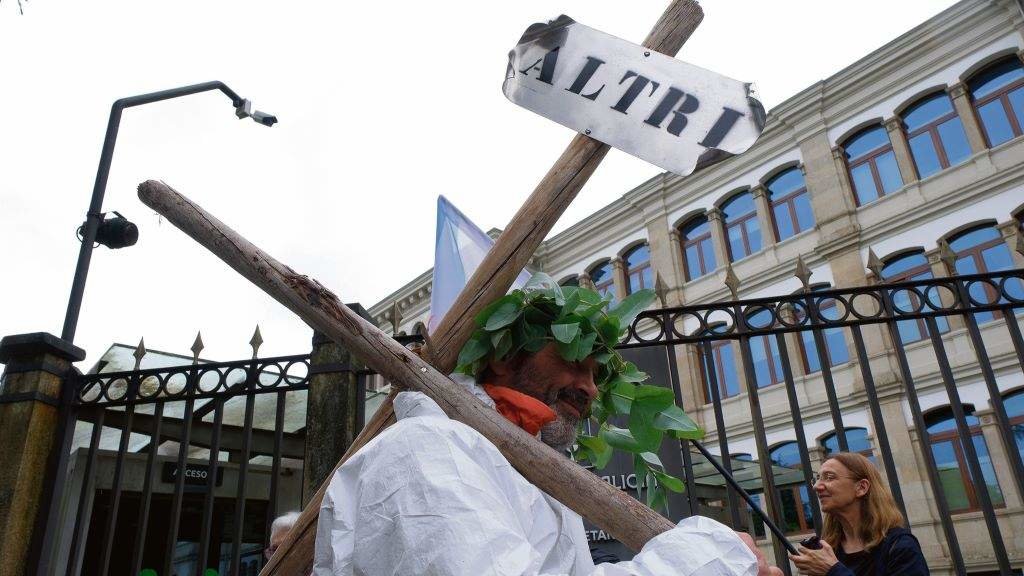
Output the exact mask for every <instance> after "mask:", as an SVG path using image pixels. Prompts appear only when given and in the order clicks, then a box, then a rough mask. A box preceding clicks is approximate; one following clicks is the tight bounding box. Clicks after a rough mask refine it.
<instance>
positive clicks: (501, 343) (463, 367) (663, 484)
mask: <svg viewBox="0 0 1024 576" xmlns="http://www.w3.org/2000/svg"><path fill="white" fill-rule="evenodd" d="M654 300H655V294H654V291H652V290H640V291H637V292H634V293H633V294H630V295H629V296H627V297H626V298H623V299H622V300H621V301H620V302H618V303H616V304H614V305H613V303H612V298H611V296H610V295H605V296H602V295H601V294H598V293H597V292H595V291H593V290H589V289H586V288H580V287H576V286H559V285H558V283H557V282H555V281H554V280H553V279H552V278H551V277H550V276H548V275H546V274H544V273H537V274H535V275H534V276H533V277H532V278H531V279H530V281H529V282H528V283H527V284H526V286H525V287H524V288H522V289H517V290H513V291H512V292H510V293H509V294H508V295H506V296H504V297H502V298H500V299H498V300H496V301H495V302H493V303H492V304H490V305H489V306H488V307H487V308H485V309H484V310H482V311H481V312H480V313H479V314H478V315H477V316H476V318H475V321H476V326H477V329H476V331H475V332H474V333H473V336H472V337H471V338H470V339H469V341H468V342H466V345H465V346H464V347H463V348H462V351H461V352H460V353H459V359H458V366H457V367H456V371H457V372H461V373H463V374H468V375H470V376H473V377H477V376H478V375H479V374H480V373H481V372H482V371H483V370H484V368H485V367H486V366H487V364H488V363H489V362H490V361H491V360H504V359H506V358H512V357H514V356H516V355H517V354H520V353H527V354H532V353H536V352H539V351H540V350H541V349H543V348H544V347H545V346H547V345H548V344H550V343H555V344H556V345H557V348H558V352H559V354H560V355H561V356H562V358H563V359H565V360H566V361H567V362H579V361H582V360H584V359H586V358H588V357H593V358H594V360H595V361H596V363H597V373H596V374H595V376H594V383H595V384H596V385H597V388H598V395H597V398H595V399H594V402H593V403H592V404H591V408H590V413H589V414H587V415H585V417H584V419H583V421H582V422H581V423H580V427H581V433H580V435H579V437H578V440H577V445H576V446H575V447H574V449H573V458H575V459H576V460H577V461H587V462H590V463H591V464H593V465H594V467H595V468H597V469H599V470H600V469H603V468H604V467H605V466H607V464H608V462H609V461H610V460H611V458H612V455H613V454H614V451H615V450H619V451H622V452H626V453H629V454H632V456H633V468H634V471H635V473H636V477H637V486H638V488H637V490H638V492H644V491H645V492H646V501H647V505H648V506H650V507H651V508H664V507H665V505H666V502H667V491H672V492H683V491H684V489H685V485H684V484H683V482H682V481H681V480H680V479H679V478H677V477H675V476H673V475H671V474H669V473H667V472H666V471H665V466H664V465H663V464H662V462H661V459H660V458H659V457H658V449H659V448H660V447H661V444H662V442H663V441H665V440H666V439H669V438H675V439H694V440H697V439H700V438H703V436H704V430H703V429H702V428H701V427H700V426H698V425H697V424H696V423H695V422H694V421H693V420H692V419H691V418H690V417H689V416H688V415H687V414H686V413H685V412H684V411H683V410H682V408H680V407H679V406H678V405H676V402H675V395H674V394H673V392H672V390H671V389H670V388H666V387H663V386H656V385H651V384H644V383H643V382H645V381H646V380H647V379H648V375H647V374H646V373H644V372H641V371H640V369H638V368H637V367H636V365H635V364H633V363H632V362H629V361H627V360H625V359H624V358H623V357H622V356H621V355H620V354H619V352H618V351H617V350H616V349H615V346H616V345H617V344H618V343H619V342H620V341H621V340H622V338H623V337H624V336H625V335H626V333H627V331H628V329H629V326H630V325H631V324H632V323H633V321H634V320H635V319H636V317H637V315H638V314H639V313H640V312H642V311H644V310H645V309H646V308H647V307H649V306H650V305H651V304H652V303H653V302H654ZM623 424H625V427H622V425H623ZM583 430H597V431H598V432H597V434H596V435H592V434H585V433H583ZM638 497H641V494H638Z"/></svg>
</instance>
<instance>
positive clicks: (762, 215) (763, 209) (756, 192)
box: [750, 184, 778, 248]
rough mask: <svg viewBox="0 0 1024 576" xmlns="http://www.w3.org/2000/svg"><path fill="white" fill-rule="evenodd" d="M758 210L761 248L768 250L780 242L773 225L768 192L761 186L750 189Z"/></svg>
mask: <svg viewBox="0 0 1024 576" xmlns="http://www.w3.org/2000/svg"><path fill="white" fill-rule="evenodd" d="M750 193H751V194H752V195H753V196H754V206H755V207H756V208H757V222H758V224H760V226H761V247H762V248H768V247H769V246H771V245H773V244H775V243H776V242H778V238H776V237H775V226H774V225H772V206H771V202H769V200H768V191H767V190H765V188H764V186H761V185H760V184H759V185H757V186H754V187H753V188H751V189H750Z"/></svg>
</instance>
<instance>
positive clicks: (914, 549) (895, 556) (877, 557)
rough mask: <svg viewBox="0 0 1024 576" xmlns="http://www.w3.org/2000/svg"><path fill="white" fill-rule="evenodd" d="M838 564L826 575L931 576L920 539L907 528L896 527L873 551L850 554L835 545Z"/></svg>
mask: <svg viewBox="0 0 1024 576" xmlns="http://www.w3.org/2000/svg"><path fill="white" fill-rule="evenodd" d="M835 552H836V558H838V559H839V563H838V564H836V565H835V566H833V567H832V568H831V569H830V570H829V571H828V572H827V573H826V574H825V576H883V575H884V576H928V564H926V563H925V561H924V555H923V554H922V553H921V545H920V544H918V542H917V538H915V537H914V535H913V534H911V533H910V530H907V529H906V528H893V529H891V530H889V532H887V533H886V534H885V538H883V539H882V541H881V542H880V543H879V544H878V546H875V547H874V548H873V549H871V550H862V551H860V552H854V553H852V554H847V553H845V552H843V549H842V547H839V548H836V550H835Z"/></svg>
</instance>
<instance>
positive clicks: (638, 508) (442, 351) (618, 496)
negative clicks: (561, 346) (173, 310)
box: [139, 0, 703, 576]
mask: <svg viewBox="0 0 1024 576" xmlns="http://www.w3.org/2000/svg"><path fill="white" fill-rule="evenodd" d="M702 18H703V11H702V10H701V9H700V6H699V5H698V4H697V2H696V1H695V0H673V2H672V4H671V5H670V6H669V7H668V8H667V9H666V10H665V12H664V14H662V16H661V18H660V19H659V20H658V22H657V24H656V25H655V26H654V28H653V29H652V31H651V33H650V34H649V35H648V37H647V39H646V40H645V41H644V46H645V47H647V48H650V49H651V50H656V51H658V52H662V53H664V54H668V55H669V56H673V55H675V54H676V52H678V51H679V49H680V48H681V47H682V45H683V44H684V43H685V42H686V40H687V39H688V38H689V37H690V35H691V34H692V33H693V31H694V30H695V29H696V27H697V25H698V24H699V23H700V21H701V19H702ZM608 149H609V147H608V146H607V145H606V144H603V143H601V142H598V141H596V140H594V139H592V138H589V137H587V136H584V135H577V136H576V137H575V138H573V140H572V142H571V143H570V144H569V146H568V147H567V148H566V150H565V152H564V153H562V155H561V157H559V159H558V160H557V161H556V162H555V164H554V165H553V166H552V168H551V169H550V170H549V171H548V173H547V174H546V175H545V176H544V178H543V179H542V180H541V182H540V183H539V184H538V185H537V187H536V189H535V190H534V191H533V193H532V194H531V195H530V197H529V198H528V199H527V201H526V202H525V203H524V204H523V206H522V208H520V209H519V211H518V212H517V213H516V215H515V216H514V217H513V218H512V220H511V222H510V223H509V225H508V226H507V227H506V228H505V231H504V232H503V233H502V234H501V236H500V237H499V238H498V239H497V241H496V242H495V244H494V246H493V247H492V248H491V250H490V252H488V254H487V256H486V257H485V258H484V260H483V262H482V263H481V264H480V267H479V268H478V269H477V270H476V272H475V273H474V274H473V276H472V277H471V278H470V279H469V282H468V284H467V286H466V288H465V289H464V290H463V291H462V292H461V293H460V295H459V297H458V298H457V299H456V301H455V303H454V304H453V305H452V307H451V310H450V311H449V312H448V314H446V315H445V317H444V318H443V319H442V320H441V323H440V324H439V325H438V328H437V330H436V331H435V333H434V334H433V336H432V338H431V349H430V350H429V353H428V354H425V355H424V356H425V357H426V358H429V359H430V363H428V362H426V361H425V360H423V359H421V358H420V357H418V356H416V355H415V354H412V353H411V352H409V351H408V350H406V349H405V348H404V347H402V346H400V345H399V344H397V343H396V342H394V340H393V339H392V338H391V337H390V336H388V335H387V334H385V333H383V332H381V331H380V330H379V329H377V328H376V327H375V326H373V325H372V324H370V323H369V322H367V321H366V320H364V319H362V318H361V317H359V316H358V315H357V314H355V313H353V312H352V311H351V310H349V309H348V308H347V307H345V306H344V305H342V304H341V303H340V301H339V300H338V298H337V297H336V296H335V295H334V294H332V293H331V292H329V291H328V290H327V289H325V288H324V287H323V286H321V285H320V284H319V283H317V282H316V281H315V280H311V279H309V278H306V277H305V276H301V275H299V274H297V273H296V272H295V271H293V270H292V269H291V268H289V267H287V266H285V265H283V264H281V263H280V262H278V261H277V260H275V259H273V258H272V257H270V256H269V255H267V254H266V253H264V252H263V251H262V250H260V249H259V248H257V247H256V246H254V245H252V244H251V243H249V242H248V241H247V240H245V239H244V238H243V237H242V236H240V235H239V234H237V233H236V232H234V231H233V230H231V229H230V228H228V227H227V226H226V225H224V224H223V223H222V222H220V221H219V220H217V218H215V217H214V216H212V215H211V214H209V213H207V212H205V211H204V210H203V209H202V208H200V207H199V206H198V205H196V204H195V203H193V202H192V201H191V200H189V199H188V198H186V197H184V196H183V195H181V194H179V193H178V192H176V191H175V190H173V189H171V188H170V187H169V186H167V185H165V184H163V183H161V182H156V181H152V180H150V181H147V182H144V183H142V184H141V185H140V186H139V198H140V199H141V200H142V201H143V203H145V204H146V205H147V206H149V207H151V208H153V209H154V210H155V211H157V212H158V213H160V214H161V215H163V216H164V217H166V218H167V219H168V220H169V221H171V222H172V223H173V224H174V225H175V226H177V227H178V228H180V229H181V230H182V231H184V232H185V233H187V234H188V235H189V236H191V237H192V238H193V239H195V240H196V241H197V242H199V243H200V244H202V245H203V246H205V247H207V248H208V249H210V251H212V252H214V253H215V254H216V255H217V256H219V257H220V258H221V259H222V260H224V261H225V262H226V263H227V264H229V265H230V266H231V267H232V268H234V269H235V270H236V271H238V272H239V273H240V274H242V275H243V276H245V277H246V278H248V279H249V280H251V281H252V282H253V283H254V284H256V285H257V286H259V287H260V288H262V289H263V290H264V291H266V292H267V293H268V294H270V295H271V296H272V297H273V298H275V299H276V300H278V301H279V302H281V303H282V304H284V305H285V306H287V307H288V308H289V309H291V310H292V311H293V312H295V313H296V314H297V315H298V316H299V317H301V318H302V319H303V320H304V321H306V323H308V324H309V325H310V326H312V327H313V328H315V329H317V330H319V331H320V332H322V333H324V334H326V335H327V336H329V337H330V338H332V339H334V340H335V341H336V342H339V343H341V344H343V345H344V346H346V347H347V348H348V349H349V350H350V351H351V352H352V353H353V354H354V355H356V356H357V357H359V358H360V359H362V360H364V361H365V362H366V364H367V365H369V366H371V367H372V368H374V369H375V370H376V371H377V372H379V373H380V374H382V375H383V376H384V377H385V378H387V379H388V380H389V381H391V382H393V383H396V384H398V385H400V386H401V387H403V388H405V389H410V390H417V391H421V392H424V393H426V394H427V395H428V396H430V397H431V398H433V399H434V400H435V401H437V403H438V404H439V405H440V406H441V408H442V409H443V410H444V411H445V412H446V413H447V414H448V416H449V417H451V418H453V419H455V420H459V421H461V422H463V423H465V424H468V425H470V426H472V427H473V428H475V429H476V430H477V431H479V432H480V433H482V434H483V435H484V436H485V437H487V439H488V440H490V441H491V442H493V443H494V444H495V446H497V447H498V449H499V450H501V452H502V454H503V455H504V456H505V457H506V458H508V460H509V462H510V463H511V464H512V465H513V466H515V468H516V469H517V470H519V472H520V473H521V474H523V476H524V477H526V479H527V480H529V481H530V482H531V483H533V484H534V485H536V486H537V487H538V488H540V489H542V490H544V491H545V492H546V493H548V494H550V495H551V496H553V497H555V498H556V499H558V500H559V501H560V502H562V503H564V504H565V505H566V506H568V507H569V508H571V509H572V510H574V511H576V512H577V513H579V514H580V515H582V516H584V517H586V518H588V519H589V520H590V521H592V522H593V523H594V524H596V525H597V526H599V527H600V528H602V529H603V530H605V531H606V532H608V533H610V534H611V535H613V536H614V537H615V538H617V539H618V540H620V541H621V542H623V543H624V544H625V545H627V546H629V547H630V548H632V549H634V550H639V549H640V548H641V547H642V546H643V544H644V543H645V542H647V541H648V540H649V539H651V538H652V537H654V536H656V535H657V534H660V533H661V532H664V531H666V530H669V529H670V528H672V526H673V524H672V523H671V522H669V521H668V520H666V519H665V518H664V517H662V516H660V515H658V514H657V513H655V512H654V511H652V510H651V509H650V508H647V507H646V506H644V505H643V504H641V503H640V502H638V501H636V500H635V499H633V498H631V497H629V496H627V495H626V494H625V493H623V492H622V491H620V490H618V489H616V488H614V487H612V486H611V485H609V484H608V483H606V482H604V481H603V480H601V479H600V478H598V477H597V476H595V475H594V474H591V473H590V472H588V471H586V470H584V469H583V468H581V467H579V466H577V465H576V464H575V463H574V462H572V461H571V460H568V459H566V458H564V457H563V456H562V455H560V454H558V453H557V452H555V451H554V450H553V449H551V448H549V447H548V446H546V445H544V444H542V443H541V442H539V441H538V440H537V439H536V438H534V437H532V436H530V435H529V434H526V433H525V432H524V431H522V430H520V429H519V428H517V427H516V426H514V425H512V424H511V423H510V422H508V421H507V420H505V419H504V418H503V417H502V416H501V415H499V414H498V413H497V412H495V411H493V410H490V409H488V408H486V407H485V406H484V405H483V404H482V403H480V402H479V401H477V400H476V399H475V398H473V397H472V395H471V394H470V393H469V392H467V391H466V390H463V389H462V388H461V387H460V386H459V385H457V384H455V383H453V382H452V381H451V380H449V379H448V377H447V376H446V374H448V373H449V372H451V370H452V369H453V368H454V367H455V364H456V359H457V358H458V353H459V350H460V349H461V347H462V345H463V344H465V342H466V341H467V340H468V339H469V337H470V336H471V335H472V333H473V331H474V329H475V326H474V323H473V318H474V317H475V316H476V315H477V313H479V312H480V311H481V310H482V309H483V308H484V307H485V306H486V305H487V304H489V303H490V302H492V301H494V300H495V299H497V298H499V297H501V296H502V295H504V294H505V293H506V292H507V291H508V288H509V287H510V286H511V285H512V282H513V281H514V280H515V278H516V277H517V276H518V274H519V271H520V270H522V269H523V268H524V267H525V266H526V264H527V262H528V261H529V259H530V258H531V257H532V256H533V253H534V252H535V251H536V249H537V248H538V247H539V246H540V243H541V241H543V239H544V238H545V237H546V236H547V234H548V233H549V232H550V231H551V228H552V227H553V226H554V224H555V222H557V221H558V218H559V217H560V216H561V215H562V213H563V212H564V211H565V209H566V208H567V207H568V206H569V204H570V203H571V202H572V200H573V199H574V198H575V197H576V195H577V194H578V193H579V191H580V190H581V189H582V188H583V185H584V184H586V182H587V180H588V179H589V178H590V176H591V175H592V174H593V172H594V170H595V169H596V168H597V166H598V165H599V164H600V163H601V161H602V160H603V159H604V156H605V154H607V152H608ZM392 399H393V396H391V397H389V398H388V400H387V401H386V402H385V403H384V404H383V405H382V406H381V408H380V409H379V410H378V411H377V413H376V414H375V415H374V417H373V418H372V419H371V420H370V421H369V422H368V423H367V424H366V426H365V427H364V429H363V431H362V432H361V433H360V435H359V436H358V437H357V438H356V439H355V441H354V442H353V444H352V446H351V447H350V448H349V450H348V452H346V453H345V455H344V456H343V457H342V459H341V461H340V462H339V463H338V466H340V465H341V464H342V463H344V462H345V461H346V460H347V459H348V458H349V457H350V456H351V455H352V454H354V453H355V452H356V451H358V450H359V449H360V448H361V447H362V446H363V445H365V444H366V443H367V442H368V441H369V440H370V439H372V438H373V437H375V436H376V435H377V434H379V433H380V431H381V430H383V429H384V428H386V427H387V426H388V425H390V424H391V423H393V422H394V410H393V406H392V403H391V400H392ZM329 481H330V479H329V478H328V480H327V481H325V482H324V484H323V485H322V486H321V487H320V489H319V490H318V491H317V492H316V494H315V495H314V496H313V498H312V499H311V500H310V501H309V503H308V504H307V506H306V508H305V509H304V510H303V511H302V513H301V514H300V516H299V519H298V520H297V521H296V524H295V526H294V527H293V528H292V530H291V531H290V533H289V534H288V536H287V538H286V539H285V541H284V542H283V543H282V545H281V546H280V547H279V548H278V550H277V553H276V554H275V555H274V556H273V558H271V561H270V562H269V563H268V564H267V565H266V566H265V567H264V569H263V571H262V572H261V574H262V575H264V576H269V575H277V574H281V575H292V574H306V573H308V572H309V571H310V569H311V567H312V563H313V546H314V543H315V537H316V524H317V518H318V515H319V511H320V504H321V501H322V500H323V496H324V493H325V492H326V489H327V485H328V483H329Z"/></svg>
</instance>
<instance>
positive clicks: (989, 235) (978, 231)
mask: <svg viewBox="0 0 1024 576" xmlns="http://www.w3.org/2000/svg"><path fill="white" fill-rule="evenodd" d="M998 238H999V232H998V231H997V230H996V229H995V228H994V227H992V226H982V227H980V228H975V229H974V230H971V231H970V232H966V233H964V234H960V235H958V236H957V237H956V238H954V239H953V240H950V241H949V247H950V248H952V249H953V250H955V251H957V252H961V251H963V250H965V249H967V248H973V247H975V246H977V245H978V244H981V243H982V242H986V241H988V240H996V239H998ZM959 269H960V265H959V262H958V263H957V270H959Z"/></svg>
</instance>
